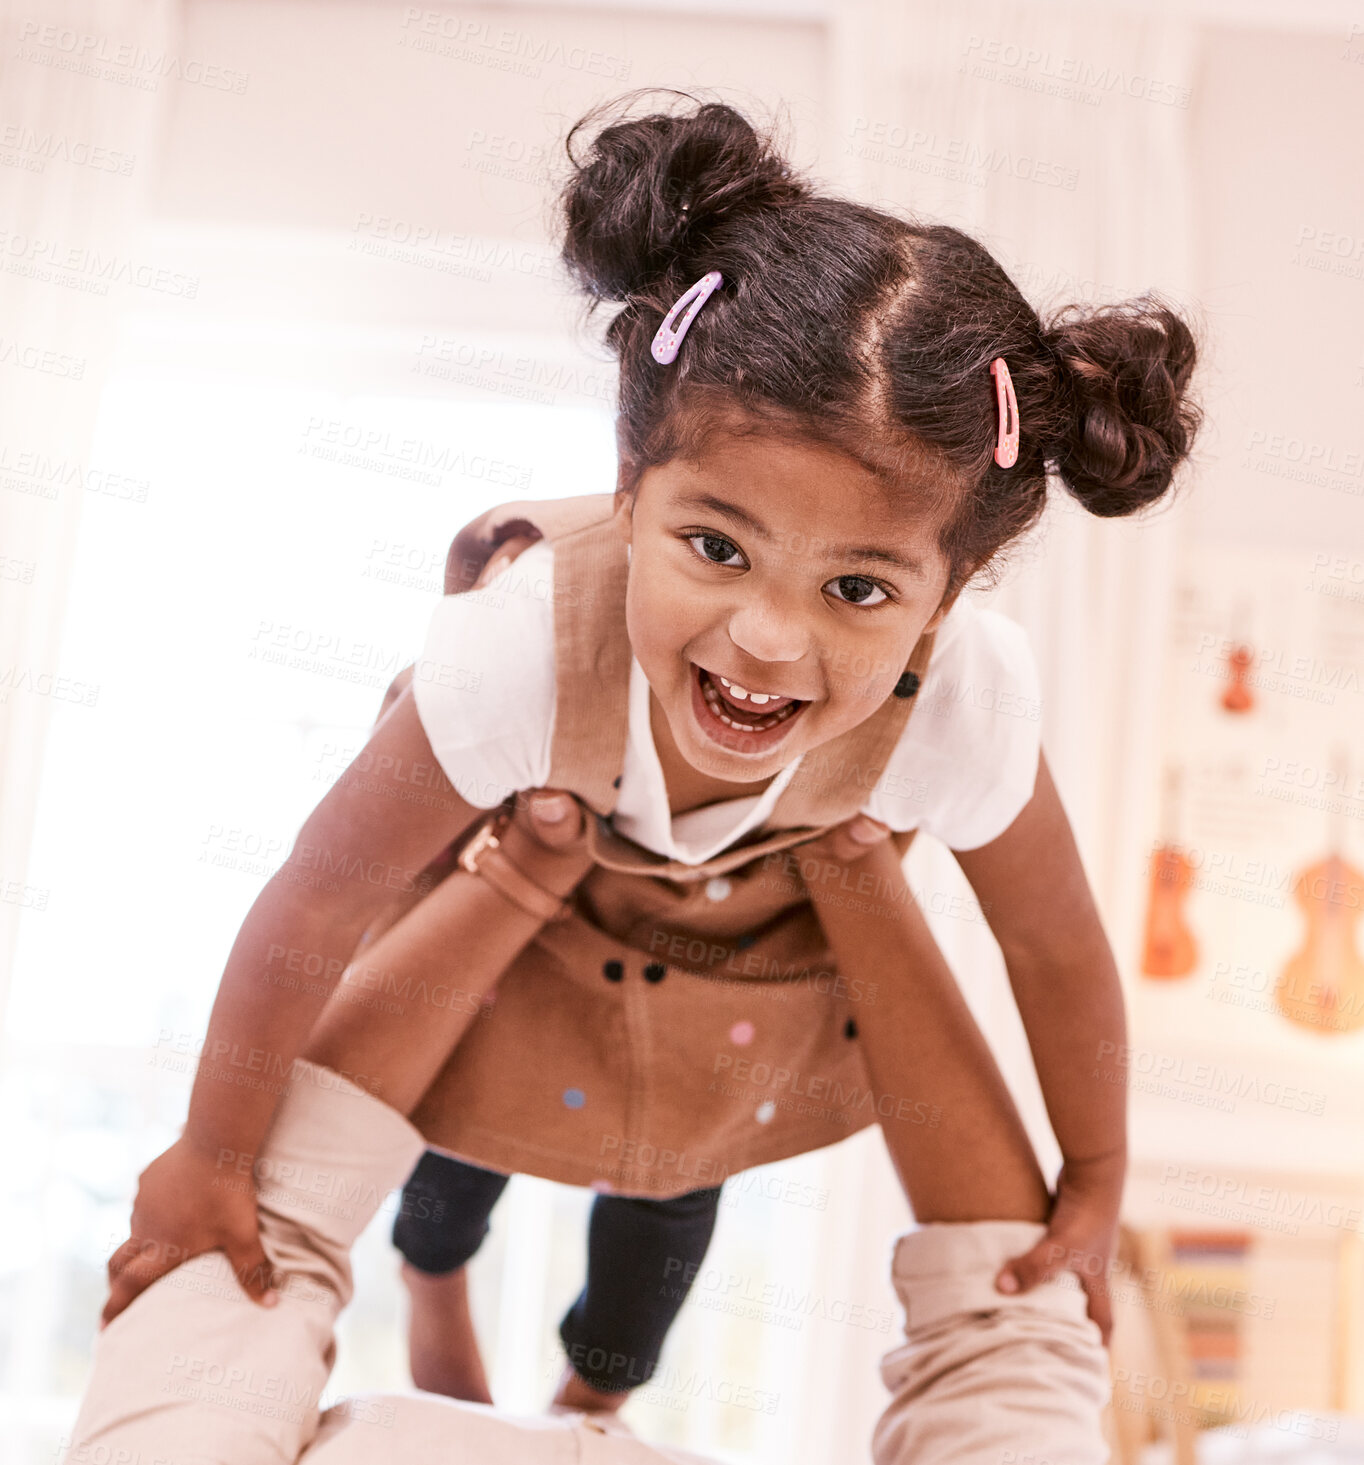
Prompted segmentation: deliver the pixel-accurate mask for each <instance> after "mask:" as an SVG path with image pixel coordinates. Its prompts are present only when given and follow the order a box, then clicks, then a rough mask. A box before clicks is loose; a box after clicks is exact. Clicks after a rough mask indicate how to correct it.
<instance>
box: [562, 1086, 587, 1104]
mask: <svg viewBox="0 0 1364 1465" xmlns="http://www.w3.org/2000/svg"><path fill="white" fill-rule="evenodd" d="M585 1103H587V1095H586V1094H585V1093H583V1091H582V1090H581V1089H565V1090H564V1108H566V1109H581V1108H582V1106H583V1105H584V1104H585Z"/></svg>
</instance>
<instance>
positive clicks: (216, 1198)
mask: <svg viewBox="0 0 1364 1465" xmlns="http://www.w3.org/2000/svg"><path fill="white" fill-rule="evenodd" d="M129 1229H130V1231H131V1235H130V1236H129V1238H128V1240H127V1241H125V1242H124V1243H123V1244H122V1246H120V1247H119V1248H118V1250H117V1251H116V1252H114V1254H113V1256H111V1257H110V1258H109V1265H108V1273H109V1284H110V1285H109V1300H108V1302H106V1303H105V1304H104V1311H103V1312H102V1313H101V1314H100V1327H101V1328H104V1327H106V1326H107V1325H108V1324H109V1323H111V1322H112V1321H113V1320H114V1319H115V1318H116V1317H117V1316H118V1315H119V1313H121V1312H122V1311H123V1309H124V1308H125V1307H127V1305H128V1304H129V1303H130V1302H131V1301H132V1300H133V1298H134V1297H136V1296H137V1295H138V1293H139V1292H141V1291H143V1289H144V1288H147V1287H150V1286H151V1284H152V1283H153V1282H155V1281H156V1280H157V1278H158V1277H163V1276H165V1274H166V1273H167V1272H171V1271H174V1270H175V1268H176V1267H178V1266H179V1265H180V1264H181V1263H182V1262H187V1261H189V1260H190V1258H191V1257H196V1256H200V1255H202V1254H203V1253H204V1252H206V1251H223V1252H226V1254H227V1259H228V1261H229V1262H231V1263H232V1269H233V1271H235V1272H236V1274H237V1280H238V1281H239V1282H240V1283H241V1284H242V1287H243V1288H244V1289H245V1291H246V1294H247V1296H248V1297H250V1298H251V1300H252V1301H253V1302H259V1303H263V1304H264V1305H265V1306H266V1307H273V1306H274V1305H275V1303H276V1302H277V1301H278V1297H277V1294H276V1293H275V1292H274V1291H273V1290H272V1288H271V1285H270V1284H271V1281H272V1269H271V1266H270V1263H269V1261H268V1260H267V1258H266V1255H265V1252H264V1250H263V1249H262V1247H261V1244H260V1231H259V1227H258V1224H257V1219H256V1182H255V1179H254V1177H253V1176H252V1175H251V1173H250V1170H249V1168H248V1169H247V1173H246V1174H239V1173H238V1167H237V1166H235V1165H231V1166H228V1165H224V1164H223V1163H222V1162H221V1161H220V1160H219V1158H218V1157H217V1156H215V1155H209V1154H205V1153H204V1152H203V1151H201V1150H197V1149H195V1148H194V1147H193V1145H191V1143H190V1142H189V1141H188V1140H186V1139H185V1138H184V1137H183V1136H182V1137H181V1138H180V1139H178V1140H176V1142H175V1143H174V1144H173V1145H171V1147H170V1148H169V1149H168V1150H166V1151H165V1152H164V1153H162V1154H160V1155H158V1156H157V1157H156V1159H154V1160H153V1161H152V1162H151V1164H150V1165H148V1166H147V1168H146V1169H145V1170H144V1171H143V1172H142V1174H141V1176H140V1177H139V1178H138V1186H137V1199H136V1200H135V1201H134V1202H133V1216H132V1222H131V1225H130V1228H129Z"/></svg>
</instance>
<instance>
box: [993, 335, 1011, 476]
mask: <svg viewBox="0 0 1364 1465" xmlns="http://www.w3.org/2000/svg"><path fill="white" fill-rule="evenodd" d="M990 375H991V376H992V377H994V379H995V404H996V406H998V408H999V436H998V438H996V440H995V462H996V463H998V464H999V466H1000V467H1001V468H1012V467H1013V466H1014V464H1015V463H1017V462H1018V398H1017V397H1015V396H1014V379H1013V377H1011V376H1010V375H1009V367H1008V363H1007V362H1006V361H1005V360H1004V358H1003V357H1002V356H996V357H995V359H994V360H993V361H992V362H991V363H990Z"/></svg>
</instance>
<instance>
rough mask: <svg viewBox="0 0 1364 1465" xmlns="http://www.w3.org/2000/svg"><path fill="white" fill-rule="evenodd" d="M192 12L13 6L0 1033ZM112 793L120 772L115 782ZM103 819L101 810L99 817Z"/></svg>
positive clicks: (4, 187)
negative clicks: (181, 28)
mask: <svg viewBox="0 0 1364 1465" xmlns="http://www.w3.org/2000/svg"><path fill="white" fill-rule="evenodd" d="M178 8H179V0H43V3H42V4H41V5H35V4H32V3H30V0H0V38H2V39H3V45H2V46H0V97H3V99H4V105H3V108H2V109H0V810H2V811H3V817H0V887H2V890H0V893H3V896H4V898H3V899H0V1025H2V1024H3V1019H4V1011H5V1006H6V999H7V996H8V990H9V980H10V965H11V960H12V957H13V953H14V949H15V941H16V937H17V932H18V925H19V921H20V920H21V919H23V916H24V913H25V911H28V912H31V913H37V912H40V911H41V910H42V909H43V906H44V905H45V903H46V895H47V892H44V891H42V890H39V889H37V888H35V887H34V886H32V885H31V884H30V883H29V882H28V880H27V861H28V851H29V844H30V839H31V835H32V830H33V816H34V805H35V801H36V797H37V788H38V775H39V771H40V769H41V765H42V759H43V749H44V744H45V742H46V739H47V736H48V732H49V728H50V726H51V724H52V722H53V719H54V718H57V717H61V716H72V715H80V713H81V711H82V710H83V709H84V708H87V707H90V706H93V705H98V698H99V689H98V687H97V686H96V685H95V684H94V683H93V682H92V681H91V679H90V678H89V677H88V676H83V675H82V671H81V668H80V667H77V666H67V665H66V664H65V663H64V662H63V660H62V623H63V619H64V613H65V607H66V600H67V594H68V588H69V583H70V575H71V567H72V560H73V554H74V549H75V543H76V533H77V528H78V526H79V524H80V519H81V510H82V506H83V503H84V500H85V496H86V494H87V493H90V492H98V491H100V485H101V484H102V483H105V482H106V481H107V480H103V479H101V478H100V477H99V476H98V474H96V475H95V476H93V477H92V476H91V472H90V470H91V466H92V465H91V460H90V447H91V440H92V435H93V428H94V422H95V414H96V411H97V408H98V404H99V396H100V389H101V386H102V385H103V382H104V379H105V377H106V375H107V373H108V369H109V364H110V359H111V355H112V351H113V347H114V341H115V334H116V328H117V320H118V314H119V310H120V307H121V306H122V304H123V302H124V301H125V300H126V298H127V296H128V294H129V292H130V290H133V289H135V288H136V286H135V285H131V284H129V283H127V281H128V279H129V278H130V277H131V278H132V279H136V278H138V275H137V274H136V273H135V272H136V271H137V270H138V269H139V267H140V266H142V265H143V264H144V261H143V260H142V259H141V258H139V256H138V244H137V226H138V221H139V218H140V216H141V215H142V213H143V209H144V204H145V200H146V198H147V195H148V191H149V189H150V187H151V186H152V184H153V182H154V179H155V174H156V167H157V151H158V145H159V140H160V136H161V122H162V116H163V109H164V108H165V107H166V105H167V102H168V100H169V98H170V96H171V94H172V92H173V90H174V88H175V87H176V86H178V85H181V84H183V83H181V82H179V81H177V80H176V79H175V75H174V69H173V65H172V66H170V67H168V65H167V63H168V62H172V63H173V61H174V57H175V36H176V33H177V31H178ZM111 776H112V770H111ZM91 817H92V818H97V817H98V811H92V814H91Z"/></svg>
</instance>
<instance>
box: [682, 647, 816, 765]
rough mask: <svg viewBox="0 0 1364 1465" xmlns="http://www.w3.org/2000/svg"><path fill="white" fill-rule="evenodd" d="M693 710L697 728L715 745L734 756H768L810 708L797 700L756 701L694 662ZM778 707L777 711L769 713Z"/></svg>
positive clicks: (690, 675) (754, 696)
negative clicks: (739, 754)
mask: <svg viewBox="0 0 1364 1465" xmlns="http://www.w3.org/2000/svg"><path fill="white" fill-rule="evenodd" d="M688 678H689V680H690V682H691V708H692V715H693V716H694V717H695V719H696V722H697V725H698V726H699V727H700V729H701V731H702V732H703V733H705V735H706V737H707V738H708V739H709V740H710V741H711V742H713V743H718V744H719V745H720V746H721V747H722V748H724V749H726V750H727V751H729V752H732V753H745V754H748V755H750V756H751V755H753V754H756V753H768V752H771V750H772V749H773V748H774V747H775V746H776V745H777V744H778V743H780V742H781V741H782V740H783V739H784V738H785V737H786V736H787V734H788V733H789V732H790V730H791V724H792V723H793V722H795V721H796V719H797V718H798V717H799V716H800V715H801V713H802V712H803V711H804V710H805V709H806V708H807V707H808V706H809V705H810V704H809V703H808V702H802V701H800V700H799V699H798V698H794V697H785V698H782V697H774V698H771V699H765V700H764V701H763V702H762V703H759V702H758V701H757V697H758V696H762V695H763V694H762V693H757V694H754V693H748V694H747V695H745V696H743V697H740V696H739V695H738V693H739V691H740V690H742V689H741V688H738V687H736V686H735V684H734V683H732V682H730V683H726V682H725V681H724V680H723V679H722V678H721V677H720V676H719V675H718V674H716V673H712V672H710V671H707V670H706V668H705V667H702V666H698V665H697V664H696V663H695V662H694V661H693V662H689V663H688ZM773 707H775V709H776V710H775V711H773V710H769V709H771V708H773Z"/></svg>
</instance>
